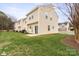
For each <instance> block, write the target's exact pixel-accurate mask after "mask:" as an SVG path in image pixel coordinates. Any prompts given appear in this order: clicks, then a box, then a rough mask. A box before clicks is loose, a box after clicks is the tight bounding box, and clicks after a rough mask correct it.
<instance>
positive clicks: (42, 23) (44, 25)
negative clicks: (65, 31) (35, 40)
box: [38, 6, 58, 34]
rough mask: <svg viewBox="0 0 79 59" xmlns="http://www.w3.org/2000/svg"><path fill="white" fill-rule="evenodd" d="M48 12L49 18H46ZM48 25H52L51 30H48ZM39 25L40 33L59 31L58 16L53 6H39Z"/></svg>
mask: <svg viewBox="0 0 79 59" xmlns="http://www.w3.org/2000/svg"><path fill="white" fill-rule="evenodd" d="M46 13H47V14H48V19H46V18H45V14H46ZM50 18H52V20H50ZM48 25H50V31H48ZM38 26H39V27H38V28H39V34H48V33H58V17H57V14H56V12H55V11H54V9H53V8H52V6H48V7H40V8H39V23H38ZM52 27H54V29H53V28H52Z"/></svg>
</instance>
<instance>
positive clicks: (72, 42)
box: [62, 36, 79, 50]
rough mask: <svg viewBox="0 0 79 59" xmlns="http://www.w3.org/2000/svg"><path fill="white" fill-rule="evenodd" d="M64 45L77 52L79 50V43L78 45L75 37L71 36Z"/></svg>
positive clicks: (64, 41)
mask: <svg viewBox="0 0 79 59" xmlns="http://www.w3.org/2000/svg"><path fill="white" fill-rule="evenodd" d="M62 43H64V44H65V45H67V46H70V47H72V48H75V49H76V50H79V43H77V42H76V41H75V38H74V36H69V37H66V38H65V39H64V40H63V41H62Z"/></svg>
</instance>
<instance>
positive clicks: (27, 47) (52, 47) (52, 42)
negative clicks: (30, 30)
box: [0, 32, 79, 56]
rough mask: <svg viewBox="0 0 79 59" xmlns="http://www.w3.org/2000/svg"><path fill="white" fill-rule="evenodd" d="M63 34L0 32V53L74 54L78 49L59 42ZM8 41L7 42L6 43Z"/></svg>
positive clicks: (32, 54) (27, 54)
mask: <svg viewBox="0 0 79 59" xmlns="http://www.w3.org/2000/svg"><path fill="white" fill-rule="evenodd" d="M66 36H68V35H65V34H50V35H40V36H35V37H28V36H26V35H25V34H23V33H16V32H0V46H1V45H3V46H1V47H0V54H1V53H3V52H5V53H6V54H7V55H17V56H22V55H25V56H29V55H31V56H62V55H64V56H73V55H74V56H75V55H79V51H76V50H75V49H73V48H70V47H68V46H65V45H64V44H62V43H61V40H63V39H64V38H65V37H66ZM6 42H8V44H7V43H6ZM5 43H6V45H5Z"/></svg>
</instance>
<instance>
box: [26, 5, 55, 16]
mask: <svg viewBox="0 0 79 59" xmlns="http://www.w3.org/2000/svg"><path fill="white" fill-rule="evenodd" d="M47 6H48V7H49V6H52V7H54V6H53V5H52V4H44V5H39V6H37V7H35V8H33V9H32V10H31V11H30V12H29V13H27V15H26V16H28V15H30V14H31V13H32V12H34V11H35V10H37V9H38V8H40V7H47Z"/></svg>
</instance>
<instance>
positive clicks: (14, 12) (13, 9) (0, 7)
mask: <svg viewBox="0 0 79 59" xmlns="http://www.w3.org/2000/svg"><path fill="white" fill-rule="evenodd" d="M41 4H42V3H0V11H3V12H4V13H6V14H7V15H10V16H13V17H14V18H16V19H17V20H19V19H20V18H22V17H25V15H26V14H27V13H28V12H30V11H31V10H32V9H33V8H35V7H36V6H37V5H41ZM56 11H57V12H58V15H59V22H64V21H66V18H65V16H64V15H62V13H60V12H59V11H58V10H56Z"/></svg>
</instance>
